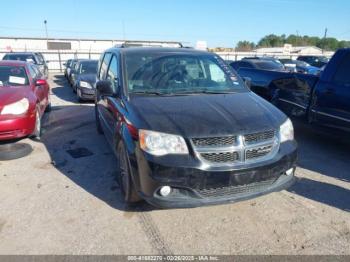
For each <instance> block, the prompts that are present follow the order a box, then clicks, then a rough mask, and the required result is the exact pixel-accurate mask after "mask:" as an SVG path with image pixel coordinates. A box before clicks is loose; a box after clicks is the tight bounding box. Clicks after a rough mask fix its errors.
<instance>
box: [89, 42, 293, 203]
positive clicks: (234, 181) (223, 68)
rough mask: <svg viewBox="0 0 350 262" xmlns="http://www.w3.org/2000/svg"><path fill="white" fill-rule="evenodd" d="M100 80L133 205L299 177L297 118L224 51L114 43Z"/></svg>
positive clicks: (111, 138)
mask: <svg viewBox="0 0 350 262" xmlns="http://www.w3.org/2000/svg"><path fill="white" fill-rule="evenodd" d="M97 79H98V82H97V83H96V88H97V89H96V100H95V113H96V125H97V130H98V132H100V133H104V134H105V137H106V139H107V141H108V142H109V144H110V145H111V147H112V149H113V150H114V153H115V155H116V157H117V163H118V169H119V170H118V171H119V174H120V175H119V182H120V186H121V191H122V195H123V199H124V200H125V202H126V203H128V204H130V203H134V202H138V201H140V200H142V199H144V200H146V201H147V202H149V203H150V204H152V205H155V206H160V207H170V208H171V207H195V206H200V205H206V204H218V203H226V202H235V201H238V200H243V199H248V198H252V197H256V196H259V195H262V194H266V193H269V192H273V191H279V190H283V189H285V188H287V187H288V186H290V185H291V184H293V182H294V171H295V166H296V160H297V144H296V142H295V140H294V131H293V125H292V123H291V121H290V120H289V119H288V118H287V117H286V116H285V115H284V114H283V113H282V112H281V111H280V110H278V109H277V108H276V107H274V106H273V105H271V104H270V103H268V102H267V101H265V100H264V99H262V98H260V97H259V96H257V95H255V94H254V93H253V92H251V91H250V90H249V88H248V87H247V86H246V84H245V82H244V81H243V80H242V79H241V78H240V77H239V76H238V75H237V74H236V72H235V71H234V70H233V69H231V68H230V67H229V66H228V65H227V64H226V63H225V62H224V61H223V60H222V59H221V58H220V57H219V56H218V55H216V54H213V53H208V52H203V51H196V50H193V49H186V48H159V47H153V48H152V47H130V48H112V49H109V50H107V51H105V52H104V54H103V55H102V56H101V58H100V61H99V66H98V73H97Z"/></svg>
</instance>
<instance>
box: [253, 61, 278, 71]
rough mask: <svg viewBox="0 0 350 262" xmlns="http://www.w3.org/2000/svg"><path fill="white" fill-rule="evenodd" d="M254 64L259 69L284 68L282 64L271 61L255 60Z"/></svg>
mask: <svg viewBox="0 0 350 262" xmlns="http://www.w3.org/2000/svg"><path fill="white" fill-rule="evenodd" d="M255 64H256V66H257V67H258V68H259V69H263V70H283V69H284V67H283V65H282V64H279V63H275V62H272V61H256V62H255Z"/></svg>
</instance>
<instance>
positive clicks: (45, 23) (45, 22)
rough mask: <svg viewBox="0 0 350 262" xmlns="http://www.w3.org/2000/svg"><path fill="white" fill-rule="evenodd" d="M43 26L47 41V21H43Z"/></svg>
mask: <svg viewBox="0 0 350 262" xmlns="http://www.w3.org/2000/svg"><path fill="white" fill-rule="evenodd" d="M44 25H45V34H46V41H48V40H49V35H48V33H47V20H44Z"/></svg>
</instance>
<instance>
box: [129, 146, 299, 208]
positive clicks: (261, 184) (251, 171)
mask: <svg viewBox="0 0 350 262" xmlns="http://www.w3.org/2000/svg"><path fill="white" fill-rule="evenodd" d="M147 158H148V157H147V155H145V154H144V153H143V152H142V151H140V150H136V159H134V160H135V161H133V160H132V161H131V163H132V167H133V172H137V171H138V173H137V175H138V177H139V179H135V177H134V184H135V186H136V189H137V191H138V193H139V194H140V196H141V197H142V198H143V199H145V200H146V201H147V202H148V203H150V204H152V205H155V206H158V207H164V208H182V207H197V206H202V205H213V204H223V203H230V202H237V201H241V200H246V199H249V198H254V197H257V196H260V195H264V194H268V193H271V192H275V191H281V190H283V189H286V188H288V187H289V186H291V185H292V184H293V183H294V181H295V178H294V170H295V166H296V161H297V149H296V143H295V142H288V143H284V144H281V146H280V150H279V152H278V154H277V155H276V156H275V157H274V158H273V159H271V160H270V161H268V162H264V163H260V164H258V165H254V166H253V165H247V166H245V167H244V168H240V169H236V170H234V169H233V170H220V171H215V170H200V169H198V168H195V167H180V166H178V167H173V166H169V165H168V166H165V165H164V163H162V164H159V163H155V162H154V161H153V162H152V161H150V160H151V159H150V158H148V159H147ZM173 163H174V162H173ZM174 164H175V165H176V164H178V163H174ZM135 165H137V167H138V168H136V166H135ZM290 169H293V174H292V175H287V174H286V171H287V170H290ZM134 174H135V173H134ZM162 186H170V187H171V188H172V193H171V194H170V195H168V196H166V197H163V196H161V195H160V193H159V190H160V188H161V187H162Z"/></svg>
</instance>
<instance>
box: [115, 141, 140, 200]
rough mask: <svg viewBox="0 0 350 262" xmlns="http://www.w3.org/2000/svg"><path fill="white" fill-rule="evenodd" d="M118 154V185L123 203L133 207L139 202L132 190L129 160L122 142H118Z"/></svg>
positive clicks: (133, 189) (134, 191)
mask: <svg viewBox="0 0 350 262" xmlns="http://www.w3.org/2000/svg"><path fill="white" fill-rule="evenodd" d="M117 154H118V171H119V177H118V183H119V186H120V191H121V195H122V198H123V200H124V202H125V203H126V204H127V205H133V204H136V203H137V202H140V201H141V198H140V197H139V196H138V195H137V192H136V190H135V188H134V184H133V182H132V178H131V167H130V160H129V155H128V153H127V150H126V148H125V145H124V143H123V142H120V143H119V145H118V148H117Z"/></svg>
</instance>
